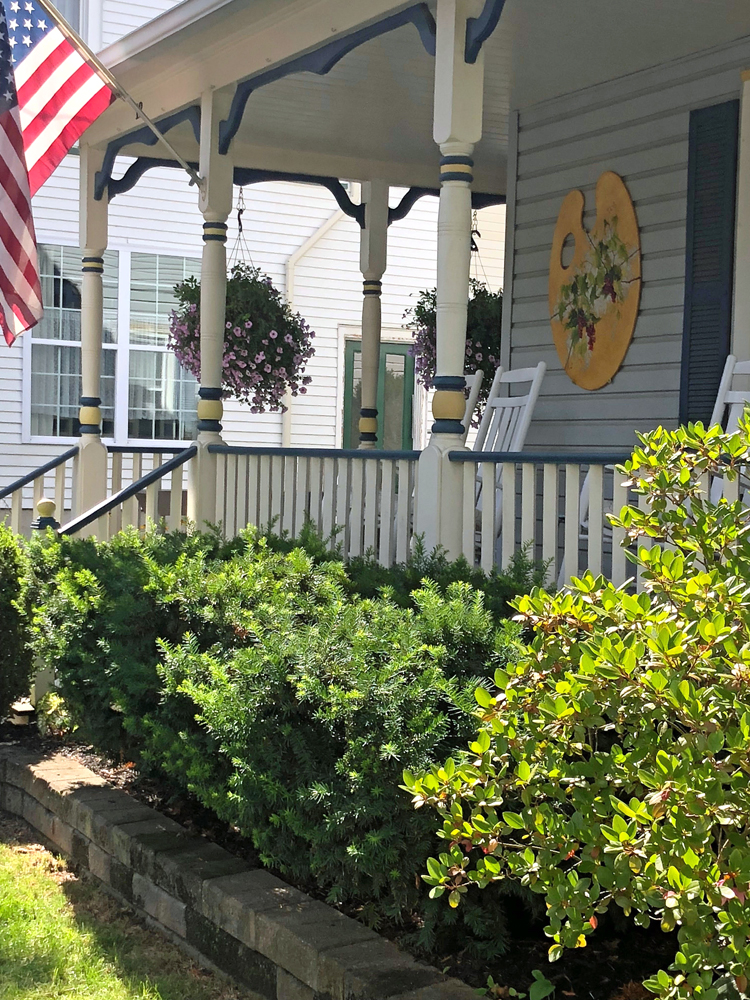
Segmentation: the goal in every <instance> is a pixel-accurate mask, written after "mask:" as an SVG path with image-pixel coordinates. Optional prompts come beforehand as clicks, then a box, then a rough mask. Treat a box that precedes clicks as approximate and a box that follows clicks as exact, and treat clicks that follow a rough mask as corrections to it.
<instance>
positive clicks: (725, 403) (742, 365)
mask: <svg viewBox="0 0 750 1000" xmlns="http://www.w3.org/2000/svg"><path fill="white" fill-rule="evenodd" d="M740 386H742V388H740ZM746 406H750V361H738V360H737V358H736V357H735V356H734V354H730V355H729V357H728V358H727V360H726V363H725V364H724V371H723V373H722V376H721V382H719V391H718V392H717V393H716V402H715V403H714V410H713V413H712V414H711V426H712V427H713V425H714V424H720V425H721V426H722V427H723V428H724V430H725V431H726V433H727V434H736V432H737V431H738V429H739V426H740V417H741V416H742V414H743V413H744V411H745V407H746ZM748 491H749V488H748V486H747V485H745V488H744V490H743V491H742V497H743V502H745V503H746V502H747V500H748ZM723 492H724V480H723V479H721V478H720V477H717V478H716V479H714V481H713V482H712V483H711V492H710V496H711V501H712V502H713V503H718V502H719V500H720V499H721V496H722V493H723Z"/></svg>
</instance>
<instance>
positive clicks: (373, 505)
mask: <svg viewBox="0 0 750 1000" xmlns="http://www.w3.org/2000/svg"><path fill="white" fill-rule="evenodd" d="M364 466H365V477H364V479H365V495H364V507H363V517H364V521H365V524H364V528H365V552H371V551H372V552H374V551H375V543H376V539H377V531H378V471H379V466H380V462H379V461H377V460H376V459H374V458H373V459H370V460H369V461H366V462H365V463H364ZM376 554H377V553H376Z"/></svg>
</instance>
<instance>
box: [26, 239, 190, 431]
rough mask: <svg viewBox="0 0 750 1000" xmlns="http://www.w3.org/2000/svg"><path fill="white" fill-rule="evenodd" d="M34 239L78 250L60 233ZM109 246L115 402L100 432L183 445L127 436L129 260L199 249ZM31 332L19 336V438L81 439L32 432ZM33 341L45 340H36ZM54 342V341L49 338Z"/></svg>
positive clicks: (187, 253)
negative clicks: (110, 420) (113, 273)
mask: <svg viewBox="0 0 750 1000" xmlns="http://www.w3.org/2000/svg"><path fill="white" fill-rule="evenodd" d="M37 242H38V243H41V244H47V245H49V246H59V247H64V248H65V249H66V250H75V251H76V253H80V247H79V246H78V244H77V243H73V242H70V241H66V240H64V239H61V238H60V236H59V235H57V234H55V235H51V234H50V235H49V236H47V235H46V234H39V235H38V236H37ZM107 249H108V250H114V251H116V252H117V260H118V272H117V280H118V285H117V342H116V343H115V344H114V345H112V346H111V347H107V348H106V350H113V351H114V352H115V354H116V355H117V361H116V363H115V405H114V434H113V435H112V436H102V441H104V443H105V444H116V445H120V446H127V445H133V446H134V447H144V448H149V447H153V448H174V447H176V448H186V447H187V446H188V444H189V439H187V438H180V439H177V440H168V439H166V438H131V437H129V436H128V422H129V421H128V410H129V405H128V404H129V395H130V393H129V388H130V351H131V344H130V278H131V260H132V255H133V254H134V253H145V254H153V255H155V256H157V255H158V256H162V257H177V258H183V259H184V258H186V257H189V258H193V259H195V258H198V257H200V253H199V252H196V251H192V252H190V251H188V250H185V249H182V250H176V249H175V248H174V247H167V248H159V247H141V246H134V245H133V244H132V243H130V242H127V241H113V242H112V243H110V244H109V246H108V247H107ZM29 332H30V333H31V334H32V336H29V335H27V336H25V337H22V338H21V343H22V345H23V367H22V376H23V383H22V384H23V396H22V402H23V405H22V408H21V441H22V443H23V444H32V445H37V444H39V445H49V444H56V445H74V444H78V442H79V441H80V438H79V437H72V436H65V437H63V436H60V437H55V436H54V435H49V434H32V433H31V374H32V373H31V350H32V340H33V330H32V331H29ZM34 342H35V343H44V342H45V341H39V340H35V341H34ZM48 343H51V344H54V343H57V341H48ZM141 349H143V350H153V351H155V352H157V353H161V354H163V353H165V351H164V349H163V348H160V347H157V346H156V345H141V344H136V345H134V346H133V350H141ZM126 362H127V363H126Z"/></svg>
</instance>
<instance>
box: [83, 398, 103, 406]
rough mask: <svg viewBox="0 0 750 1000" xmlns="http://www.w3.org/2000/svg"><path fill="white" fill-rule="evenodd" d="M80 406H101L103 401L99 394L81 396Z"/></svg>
mask: <svg viewBox="0 0 750 1000" xmlns="http://www.w3.org/2000/svg"><path fill="white" fill-rule="evenodd" d="M78 405H79V406H101V405H102V401H101V399H99V397H98V396H81V397H80V398H79V400H78Z"/></svg>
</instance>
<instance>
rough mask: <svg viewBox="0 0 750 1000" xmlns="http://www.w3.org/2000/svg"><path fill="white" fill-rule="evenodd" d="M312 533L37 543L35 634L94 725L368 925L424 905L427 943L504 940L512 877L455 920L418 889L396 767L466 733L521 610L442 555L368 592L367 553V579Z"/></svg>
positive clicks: (109, 743) (95, 738)
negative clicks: (513, 615)
mask: <svg viewBox="0 0 750 1000" xmlns="http://www.w3.org/2000/svg"><path fill="white" fill-rule="evenodd" d="M306 545H307V546H308V547H309V548H311V549H312V550H313V554H312V555H311V554H310V553H309V552H307V551H305V550H304V549H302V548H295V547H293V546H291V545H290V543H289V542H288V541H285V540H280V539H278V538H274V537H266V536H263V535H260V534H259V533H258V532H256V531H255V530H251V529H248V530H247V531H245V532H243V533H242V534H241V536H240V538H239V539H237V540H235V541H234V542H232V543H231V544H230V545H221V544H220V543H219V542H218V541H217V539H216V538H215V537H214V536H211V535H200V534H195V535H168V536H166V537H162V536H159V535H156V534H147V535H146V536H145V537H144V538H140V537H139V536H138V534H137V533H135V532H134V531H130V532H124V533H122V534H120V535H118V536H117V537H116V538H115V539H113V540H112V541H111V542H109V543H97V542H94V541H91V540H86V541H76V540H71V539H66V538H64V539H61V540H60V541H59V542H55V543H50V542H49V541H47V542H37V543H35V544H34V545H33V546H32V554H31V558H32V563H33V567H34V573H35V576H36V577H37V578H38V579H39V587H38V590H37V593H38V594H39V600H38V604H37V607H36V609H35V611H34V634H35V643H36V648H37V650H38V652H39V653H40V655H43V656H44V658H45V659H46V660H47V661H48V662H53V663H54V664H55V666H56V669H57V676H58V684H59V692H60V694H61V695H62V697H63V698H64V701H65V707H66V709H67V711H68V712H69V714H70V717H71V718H72V720H73V722H74V724H75V725H76V726H77V727H78V729H79V731H80V733H81V735H82V736H85V737H86V738H87V739H89V740H91V741H92V742H93V743H94V744H95V745H97V746H99V747H101V748H104V749H107V750H109V751H110V752H114V753H126V754H127V755H128V756H129V757H130V758H135V759H137V760H138V761H139V762H140V763H141V764H142V765H144V766H148V767H150V768H152V769H156V770H159V771H160V772H161V773H162V774H166V775H167V776H169V778H170V780H171V781H172V782H173V784H174V785H175V786H176V787H179V788H182V789H185V790H187V791H189V792H191V793H192V794H193V795H195V796H196V797H197V798H198V799H199V800H200V801H201V803H203V804H204V805H206V806H208V807H210V808H211V809H212V810H213V811H214V812H215V813H216V814H217V815H218V816H220V817H221V818H222V819H224V820H225V821H227V822H228V823H229V824H231V825H232V826H234V827H236V828H238V829H239V830H240V831H241V832H242V833H243V834H244V835H246V836H247V837H248V838H250V839H251V840H252V842H253V844H254V845H255V846H256V848H257V849H258V850H259V852H260V853H261V855H262V858H263V860H264V862H265V863H266V864H267V865H269V866H271V867H273V868H274V869H275V870H277V871H279V872H281V873H282V874H284V875H286V876H288V877H289V878H291V879H292V880H294V881H295V882H297V883H298V884H302V885H304V886H306V887H309V888H315V889H316V891H322V892H323V893H324V894H325V896H326V898H328V899H329V900H331V901H335V902H339V903H342V904H347V905H348V906H350V907H356V908H357V910H358V912H359V915H360V917H361V918H362V919H365V920H366V921H368V922H370V923H372V924H375V925H377V924H378V923H379V922H380V921H382V920H383V919H389V920H395V921H398V920H407V919H411V917H412V916H413V914H414V913H415V912H416V911H419V912H420V913H421V917H420V918H419V921H418V922H419V923H421V924H422V927H421V930H420V932H419V934H418V939H419V940H418V944H419V945H420V946H421V947H423V948H430V947H442V946H443V945H444V943H445V939H446V936H450V937H451V938H452V939H453V941H454V942H460V941H461V940H462V938H466V940H467V941H468V939H469V937H473V938H474V939H476V941H478V942H479V944H478V947H480V948H481V947H482V941H484V953H489V952H490V951H491V950H493V949H494V950H495V951H496V950H497V948H498V943H499V944H500V945H501V946H502V943H503V938H502V935H500V936H498V934H497V933H496V928H497V927H501V926H502V919H503V915H502V905H501V901H500V895H501V894H500V893H497V894H495V896H494V897H493V898H491V899H488V900H487V901H484V900H482V901H478V903H477V905H476V906H475V907H474V908H473V909H472V910H469V911H467V913H465V914H463V913H462V914H461V915H460V917H459V919H458V920H457V919H456V918H457V915H456V914H450V915H449V916H448V919H446V917H445V914H444V910H443V907H442V906H438V905H435V904H433V903H430V902H429V901H427V900H426V899H425V895H426V892H424V891H423V888H422V887H421V884H420V882H419V878H418V873H419V871H420V870H421V867H422V866H423V864H424V862H425V859H426V858H427V857H428V855H429V852H430V845H431V841H432V836H433V833H432V822H431V819H430V817H429V815H427V814H424V815H423V814H419V815H416V816H415V815H414V813H413V812H412V810H411V808H410V807H409V804H408V802H407V801H406V800H405V799H404V798H403V796H402V795H401V793H400V792H399V791H398V788H397V782H398V779H399V775H400V773H401V770H402V769H403V768H404V767H409V768H419V767H424V766H426V765H427V764H428V763H429V761H430V760H434V759H435V758H436V756H440V755H443V754H446V753H449V752H450V751H451V750H452V749H453V748H454V747H456V746H460V745H462V744H463V743H464V742H465V741H466V740H467V739H468V738H469V736H470V735H471V731H472V728H473V718H472V714H471V712H472V710H473V707H474V704H475V703H474V700H473V691H474V688H475V687H476V685H477V683H482V682H484V683H489V682H488V681H487V680H484V681H483V679H485V678H488V677H491V676H492V674H493V672H494V670H495V669H496V668H497V667H503V666H507V664H508V663H509V662H510V661H512V660H513V658H514V656H515V651H516V649H517V646H518V635H519V629H518V626H516V625H515V624H513V623H511V622H508V621H497V620H496V619H495V617H494V616H493V615H492V614H491V613H490V612H489V611H488V610H487V608H486V606H485V596H484V594H483V593H482V592H481V591H479V590H474V589H473V588H472V587H471V586H470V585H469V584H468V583H465V582H460V580H459V581H457V582H453V583H450V582H447V581H448V580H450V577H451V574H452V572H453V571H452V569H451V567H450V566H449V564H447V562H446V561H445V560H441V561H440V562H439V565H440V567H441V572H442V573H443V583H438V582H434V581H433V582H427V583H426V584H425V585H424V586H423V587H421V588H420V589H417V590H414V591H413V592H412V593H411V594H409V595H407V593H406V584H405V583H404V582H403V580H404V578H405V577H406V575H407V571H406V570H405V569H403V568H402V569H400V570H399V571H397V572H399V573H401V574H402V579H401V581H400V583H399V588H400V600H398V599H396V596H395V594H396V588H390V589H389V588H388V587H386V588H385V590H384V592H383V594H381V595H374V596H373V597H370V598H362V597H360V596H359V595H358V593H357V592H356V591H357V589H358V587H360V586H362V585H363V584H364V575H365V574H364V569H363V568H362V569H361V570H360V572H361V582H360V584H357V583H355V582H354V581H353V579H352V576H351V574H350V572H349V570H348V568H347V567H346V566H345V565H344V564H343V563H342V562H341V561H340V560H336V559H333V558H331V557H330V555H328V554H326V553H325V552H322V551H319V549H320V548H322V547H321V546H320V544H319V542H316V540H315V539H314V538H312V537H308V539H307V540H306ZM316 546H318V548H317V549H316ZM361 565H362V566H364V564H361ZM435 565H438V563H437V562H436V563H435ZM409 572H411V571H409ZM461 572H463V570H462V571H461ZM385 580H387V576H386V577H385V578H384V582H385ZM415 586H417V584H415ZM402 604H408V605H409V606H408V607H405V606H402ZM425 904H426V905H425Z"/></svg>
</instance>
